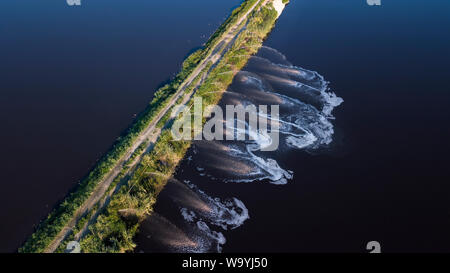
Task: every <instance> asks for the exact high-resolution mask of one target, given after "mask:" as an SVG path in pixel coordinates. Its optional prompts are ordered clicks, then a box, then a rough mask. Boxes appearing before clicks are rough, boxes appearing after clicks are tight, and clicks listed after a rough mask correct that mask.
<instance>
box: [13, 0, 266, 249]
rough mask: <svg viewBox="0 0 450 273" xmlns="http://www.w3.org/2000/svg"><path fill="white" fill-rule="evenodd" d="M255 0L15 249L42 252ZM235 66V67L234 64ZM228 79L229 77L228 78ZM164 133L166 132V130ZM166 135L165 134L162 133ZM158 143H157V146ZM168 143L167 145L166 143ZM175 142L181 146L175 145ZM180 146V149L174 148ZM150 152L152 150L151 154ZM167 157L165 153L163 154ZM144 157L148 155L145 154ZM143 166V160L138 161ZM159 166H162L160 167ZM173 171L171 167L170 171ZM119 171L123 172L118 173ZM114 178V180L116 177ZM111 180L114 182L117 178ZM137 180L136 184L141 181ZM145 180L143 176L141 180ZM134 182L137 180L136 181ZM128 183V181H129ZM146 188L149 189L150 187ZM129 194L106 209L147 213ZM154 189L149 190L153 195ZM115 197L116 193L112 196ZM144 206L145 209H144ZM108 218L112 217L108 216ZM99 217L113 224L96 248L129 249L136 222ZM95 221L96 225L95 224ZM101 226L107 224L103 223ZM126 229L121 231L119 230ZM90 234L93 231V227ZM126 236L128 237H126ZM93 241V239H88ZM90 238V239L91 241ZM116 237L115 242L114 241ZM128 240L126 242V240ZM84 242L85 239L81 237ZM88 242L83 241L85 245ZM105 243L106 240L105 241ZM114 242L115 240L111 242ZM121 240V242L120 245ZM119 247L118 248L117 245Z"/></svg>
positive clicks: (147, 201) (143, 202)
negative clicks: (141, 161)
mask: <svg viewBox="0 0 450 273" xmlns="http://www.w3.org/2000/svg"><path fill="white" fill-rule="evenodd" d="M257 1H258V0H247V1H245V2H243V3H242V5H241V6H240V7H238V8H237V9H236V10H234V11H233V13H232V14H231V16H230V17H229V18H228V19H227V20H226V21H225V22H224V23H223V24H222V25H221V27H220V28H219V29H218V30H217V31H216V33H215V34H214V35H213V36H212V37H211V38H210V39H209V41H208V42H207V43H206V44H205V47H204V48H203V49H200V50H198V51H196V52H194V53H193V54H191V55H190V56H189V57H188V58H186V60H185V61H184V62H183V65H182V69H181V71H180V72H179V73H178V74H177V75H176V76H175V78H174V79H173V80H172V81H171V82H170V83H169V84H166V85H164V86H163V87H161V88H160V89H159V90H157V91H156V92H155V94H154V97H153V100H152V101H151V102H150V104H149V105H148V106H147V107H146V109H145V110H144V111H143V112H142V113H141V114H140V115H139V116H138V117H137V118H136V119H135V121H134V122H133V124H132V125H131V126H130V127H129V128H128V129H127V130H126V131H125V132H124V133H123V135H122V136H120V137H119V138H118V139H117V141H116V142H115V143H114V145H113V146H112V147H111V149H110V150H109V151H108V152H107V153H106V154H105V155H104V156H103V157H102V158H101V159H100V160H99V161H98V162H97V164H96V165H95V166H94V167H93V169H92V170H91V171H90V173H89V174H88V175H87V176H86V177H85V178H84V179H82V181H81V182H80V183H79V185H78V186H77V188H76V190H75V191H73V192H72V193H70V194H69V195H68V196H67V197H66V198H65V200H64V201H63V202H62V203H61V204H60V205H59V206H58V207H57V208H56V209H55V210H54V211H52V212H51V213H50V214H49V215H48V217H47V218H46V219H45V220H44V221H42V222H41V223H40V224H39V226H38V228H37V230H36V231H35V232H34V233H33V234H32V235H31V236H30V238H29V239H28V240H27V241H26V242H25V244H24V245H23V246H22V247H21V248H20V249H19V252H43V251H44V250H45V249H46V248H47V247H48V245H49V244H50V243H51V242H52V241H53V240H54V238H55V236H56V235H57V234H58V233H59V232H61V230H62V228H63V227H64V226H66V225H67V224H68V222H69V221H70V220H71V219H72V218H73V217H74V214H75V212H76V211H77V210H78V209H79V208H80V207H81V206H82V204H83V203H84V202H85V201H86V200H87V199H88V198H89V197H90V196H91V194H92V192H93V191H94V189H95V188H96V187H97V185H98V184H99V183H100V182H101V181H102V180H103V179H104V178H105V176H106V175H107V174H108V173H109V172H110V171H111V170H112V169H113V167H114V166H116V165H117V163H119V162H120V160H122V159H123V157H124V156H125V154H126V153H127V151H129V149H130V148H131V147H132V145H133V143H134V142H135V141H136V139H137V137H138V136H139V135H140V134H141V133H142V132H143V130H144V129H145V128H147V127H148V125H149V124H150V123H151V122H152V120H153V119H154V118H155V117H156V116H157V115H158V114H159V112H160V111H161V110H162V109H163V108H164V107H165V106H166V105H167V104H168V103H169V101H170V100H171V98H172V97H173V95H174V94H175V93H176V91H177V90H178V88H179V87H180V85H181V84H182V83H183V81H184V80H185V79H186V78H187V77H188V76H189V75H190V74H191V73H192V72H193V70H194V69H195V68H196V67H197V65H198V64H199V63H200V62H201V60H203V59H204V58H205V57H206V56H207V55H208V54H209V52H210V51H211V50H212V48H213V47H214V45H215V44H216V43H217V42H218V40H219V39H220V37H221V35H222V34H223V33H224V32H225V31H226V30H227V29H229V27H230V25H232V24H234V23H235V22H236V21H237V20H238V19H239V18H240V16H241V15H242V14H244V13H245V12H247V11H248V10H249V9H250V8H251V7H252V6H253V5H254V4H255V3H256V2H257ZM241 63H245V61H241ZM236 68H238V67H236ZM231 78H232V77H231ZM166 134H167V133H166ZM163 136H164V133H163V135H162V136H161V139H160V141H159V142H161V141H164V138H163ZM166 137H167V136H166ZM158 145H159V146H158ZM161 145H162V144H159V143H158V144H156V146H155V148H156V147H161V148H160V149H162V148H163V147H162V146H161ZM167 145H168V144H167ZM172 145H173V147H172V148H173V150H172V149H171V148H170V147H165V148H164V149H168V150H169V151H170V152H171V153H173V154H178V153H180V156H181V154H182V153H181V151H182V150H185V149H187V146H189V145H187V144H186V145H187V146H186V147H185V148H183V147H184V146H183V145H181V144H180V143H175V144H172ZM179 145H181V146H180V147H179ZM178 149H181V150H178ZM151 154H153V152H152V153H151ZM167 156H169V155H167ZM146 157H147V158H148V156H146ZM159 163H161V164H162V166H163V168H164V171H166V172H167V174H169V173H170V172H169V170H172V167H173V168H174V166H171V165H167V166H166V165H164V164H166V163H165V162H164V161H161V160H159V161H157V162H155V163H154V164H156V165H157V164H159ZM142 166H145V163H143V164H142ZM159 168H162V167H161V166H160V167H159ZM172 171H173V170H172ZM121 174H123V172H122V173H121ZM116 180H117V179H116ZM116 180H115V183H116V184H117V181H116ZM141 180H142V179H139V183H144V182H142V181H141ZM144 180H145V179H144ZM157 180H158V179H156V178H148V179H147V180H145V181H146V182H145V183H144V184H145V185H147V184H148V185H149V186H148V187H150V184H151V185H153V186H152V187H154V188H155V189H156V188H157V187H156V185H159V184H162V182H161V181H157ZM136 183H137V182H136ZM130 185H131V184H130ZM152 187H150V188H152ZM150 188H146V190H147V191H149V192H151V191H150ZM132 192H133V193H134V194H133V196H132V197H126V198H125V197H123V198H125V199H123V200H122V199H120V198H121V196H122V194H121V193H122V189H121V190H120V191H119V192H118V194H117V197H116V198H114V200H118V199H120V200H122V201H123V204H122V203H121V205H119V204H118V202H119V201H114V200H113V201H114V202H111V203H110V205H109V207H108V211H110V209H112V208H118V207H121V206H127V205H126V204H129V205H130V206H131V207H133V206H136V207H139V208H140V210H137V211H136V213H137V214H138V215H140V214H141V213H143V212H146V213H147V212H149V211H150V208H151V203H152V202H153V201H152V200H154V195H152V197H148V196H149V195H146V196H147V197H144V196H141V194H143V192H134V191H132ZM155 193H156V191H154V192H153V194H155ZM115 196H116V195H115ZM144 207H145V209H144ZM111 217H112V216H111ZM115 217H116V218H114V217H112V218H105V217H103V218H99V221H98V222H97V224H99V223H101V222H102V221H106V223H110V222H111V223H115V225H114V228H112V229H111V230H110V231H109V232H107V234H108V237H100V233H99V234H98V236H97V237H96V238H97V240H101V241H102V242H105V243H104V246H105V247H106V246H108V248H99V249H102V250H111V251H112V250H119V249H120V250H127V249H131V247H132V244H131V238H132V235H134V232H135V231H136V230H135V228H137V225H130V224H129V223H128V224H127V223H125V222H124V221H123V219H122V218H120V217H119V218H117V217H118V216H117V215H116V216H115ZM97 224H96V226H97ZM105 226H109V225H106V224H105ZM124 231H126V232H125V233H123V232H124ZM92 234H96V233H95V229H94V230H93V233H92ZM128 236H131V237H130V238H128ZM92 240H93V239H92ZM92 240H91V241H92ZM114 240H116V241H117V242H116V241H114ZM128 240H130V241H128ZM85 241H86V240H85ZM87 242H88V241H86V242H85V244H87ZM108 242H109V243H108ZM115 242H116V243H115ZM122 243H124V244H123V245H122ZM119 246H120V247H119Z"/></svg>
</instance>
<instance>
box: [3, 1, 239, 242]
mask: <svg viewBox="0 0 450 273" xmlns="http://www.w3.org/2000/svg"><path fill="white" fill-rule="evenodd" d="M239 3H240V1H239V0H220V1H217V0H216V1H207V0H192V1H184V0H170V1H153V0H149V1H143V0H131V1H130V0H127V1H125V0H92V1H89V0H85V1H82V6H81V7H69V6H67V5H66V1H65V0H60V1H31V0H25V1H12V0H6V1H1V3H0V90H1V96H0V123H1V125H2V130H1V135H0V141H1V143H3V146H2V147H3V148H2V153H1V154H2V157H1V158H0V166H1V167H0V168H1V169H0V183H1V188H2V190H1V192H0V207H1V208H2V209H1V212H0V219H1V223H2V224H1V225H0V251H14V250H15V249H17V248H18V247H19V246H20V244H21V243H22V242H23V241H24V240H25V239H26V237H27V236H29V235H30V234H31V233H32V231H33V226H34V225H36V224H38V223H39V221H40V220H41V219H42V218H43V217H45V216H46V215H47V214H48V213H49V211H50V210H51V208H52V207H53V206H55V205H56V204H57V203H58V202H59V201H60V200H61V199H62V198H63V197H64V196H65V195H66V194H67V193H68V191H70V190H71V189H73V188H74V187H75V186H76V184H77V183H78V181H79V179H80V178H81V177H82V176H83V175H85V174H86V173H87V171H88V170H89V169H90V168H91V167H92V166H93V165H94V164H95V161H96V160H97V159H98V158H99V157H100V156H101V155H102V154H103V153H104V152H105V151H107V150H108V148H109V147H110V145H111V144H112V143H113V142H114V140H115V139H116V138H117V136H118V135H119V134H120V133H121V132H122V131H123V130H124V129H125V128H126V127H127V126H128V125H129V124H130V123H131V122H132V120H133V116H134V114H136V113H139V112H140V111H141V110H143V109H144V108H145V106H146V104H147V103H148V102H149V101H150V100H151V98H152V95H153V92H154V90H155V89H156V88H157V87H158V86H159V85H160V84H161V83H163V82H164V81H166V80H168V79H169V78H170V77H171V76H172V75H173V74H174V73H176V72H177V71H178V70H179V68H180V64H181V62H182V60H183V58H184V57H186V56H187V55H188V53H189V52H191V51H192V50H193V49H195V48H197V47H199V46H201V45H202V43H204V42H205V41H206V40H207V38H208V37H209V35H211V34H212V33H213V31H214V30H215V29H216V28H217V27H218V26H219V25H220V23H221V22H223V20H224V19H225V17H227V16H228V15H229V13H230V12H231V10H232V9H233V8H234V7H235V6H236V5H238V4H239Z"/></svg>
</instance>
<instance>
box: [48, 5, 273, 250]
mask: <svg viewBox="0 0 450 273" xmlns="http://www.w3.org/2000/svg"><path fill="white" fill-rule="evenodd" d="M268 1H269V0H259V1H257V2H256V3H255V4H254V5H253V6H252V7H251V8H250V9H249V10H248V11H247V12H246V13H245V14H243V15H242V16H241V17H240V18H239V19H238V20H237V21H236V22H235V23H234V24H233V25H232V26H231V27H229V29H228V30H227V31H226V32H225V33H223V34H222V36H221V38H220V39H219V40H218V41H217V43H216V44H215V45H214V46H213V47H212V48H211V50H210V51H209V53H208V55H207V56H206V57H204V59H203V60H202V61H201V62H200V63H199V64H198V65H197V67H196V68H195V69H194V71H193V72H192V73H191V74H190V75H189V76H188V77H187V78H186V79H185V80H184V81H183V83H182V84H181V85H180V87H179V88H178V90H177V91H176V93H175V94H174V95H173V96H172V98H171V99H170V101H169V103H168V104H167V105H166V106H165V107H164V108H163V109H162V110H161V111H160V112H159V113H158V115H157V116H156V117H155V118H154V119H153V120H152V121H151V122H150V124H149V125H148V126H147V128H146V129H145V130H144V131H143V132H142V133H141V134H140V135H139V137H138V138H137V139H136V140H135V142H134V143H133V145H132V146H131V147H130V148H129V149H128V150H127V151H126V153H125V154H124V155H123V156H122V157H121V159H120V160H119V161H118V162H117V163H116V165H115V166H114V167H113V168H112V169H111V170H110V171H109V173H108V174H107V175H106V176H105V178H104V179H103V180H102V181H101V182H100V183H99V184H98V185H97V186H96V188H95V190H94V191H93V193H92V194H91V195H90V196H89V198H88V199H87V200H86V201H85V202H84V203H83V204H82V205H81V206H80V207H79V208H78V209H77V210H76V212H75V213H74V215H73V217H72V219H71V220H70V221H69V222H68V224H66V225H65V226H64V228H62V230H61V231H60V232H59V233H58V234H57V235H56V237H55V238H54V239H53V241H52V242H51V243H50V244H49V245H48V246H47V248H46V249H45V251H44V252H47V253H50V252H54V251H55V250H56V249H57V248H58V246H59V245H60V244H61V242H62V241H63V240H64V239H65V238H66V237H67V236H68V235H69V234H70V233H71V232H72V230H73V229H74V227H75V225H76V224H77V222H78V221H79V220H80V219H81V218H82V217H83V216H84V215H86V214H87V213H89V212H90V211H91V210H92V209H93V208H94V207H95V205H96V204H97V203H98V202H99V201H101V199H102V198H103V197H104V196H105V193H106V192H107V191H108V189H109V187H110V185H111V183H112V182H113V181H114V179H115V178H116V177H117V176H118V175H119V174H120V172H121V171H122V169H123V165H124V164H125V163H126V162H127V160H128V159H129V158H130V157H131V156H132V154H133V153H134V152H135V151H136V149H137V148H138V147H139V146H140V145H141V144H142V143H145V142H147V143H148V147H151V146H152V145H153V143H154V142H155V141H156V140H157V139H158V137H159V134H160V129H159V128H157V124H158V123H159V121H160V120H161V119H162V118H163V117H164V116H165V115H166V114H167V113H168V112H169V110H170V109H171V108H172V106H174V105H175V104H176V102H177V101H178V99H180V98H181V97H183V96H185V99H184V101H183V103H186V102H187V101H188V99H186V98H189V97H190V96H191V95H192V94H191V93H190V94H186V93H185V91H186V88H187V87H188V86H190V85H192V84H193V82H194V80H195V79H196V78H197V76H199V75H200V74H201V73H202V71H203V70H204V69H205V68H206V67H207V66H208V64H210V63H212V64H216V63H217V62H218V61H219V60H220V59H221V57H222V56H223V54H225V52H226V50H225V49H226V48H227V47H228V46H229V45H230V43H232V41H233V39H234V38H235V37H236V35H238V33H239V32H240V30H241V28H242V27H243V24H242V23H243V22H244V21H245V20H246V19H247V17H248V15H249V14H250V13H251V12H253V10H254V9H255V8H256V7H257V6H258V5H259V4H260V3H261V2H262V5H265V4H266V3H267V2H268ZM194 84H195V86H194V88H193V90H195V88H197V87H198V86H199V85H200V84H201V82H200V81H199V82H197V83H194ZM148 147H147V148H148ZM145 150H147V149H145ZM140 158H141V156H139V157H138V158H137V160H134V161H133V162H132V163H131V165H130V167H131V168H130V169H129V170H128V172H131V171H132V170H134V167H136V166H137V165H138V164H139V162H140Z"/></svg>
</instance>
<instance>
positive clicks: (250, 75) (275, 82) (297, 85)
mask: <svg viewBox="0 0 450 273" xmlns="http://www.w3.org/2000/svg"><path fill="white" fill-rule="evenodd" d="M230 90H231V91H229V92H227V93H225V94H224V96H223V99H222V103H223V104H230V103H231V104H236V101H238V103H239V104H242V105H249V104H254V105H256V106H258V105H261V104H268V103H269V104H278V105H280V116H279V118H278V119H272V118H271V117H270V115H267V116H266V118H267V120H269V121H270V122H271V123H272V122H277V123H278V125H279V134H280V148H279V151H284V150H285V149H286V148H291V149H292V148H294V149H299V150H304V151H306V152H311V151H313V150H317V149H319V148H321V147H326V146H327V145H329V144H330V143H331V142H332V141H333V135H334V126H333V124H332V123H331V121H332V120H333V119H334V116H333V115H332V112H333V110H334V108H336V107H337V106H339V105H340V104H342V102H343V99H342V98H340V97H338V96H337V95H336V94H335V93H333V92H331V91H330V88H329V82H327V81H326V80H325V79H324V77H323V76H322V75H320V74H319V73H317V72H316V71H312V70H308V69H305V68H301V67H298V66H294V65H292V64H291V63H289V61H288V60H287V58H286V56H284V55H283V54H281V53H280V52H279V51H277V50H276V49H273V48H270V47H266V46H264V47H262V48H261V50H260V52H259V53H258V55H257V56H254V57H252V58H251V59H250V61H249V63H248V64H247V67H246V70H245V71H241V72H239V73H238V74H237V75H236V78H235V80H234V82H233V85H232V86H231V87H230ZM271 101H273V102H272V103H271ZM259 115H261V113H259ZM248 127H249V126H248V124H246V126H245V128H246V129H247V128H248ZM228 129H229V128H228ZM235 130H236V131H237V133H241V134H242V133H243V134H246V136H247V137H246V139H251V140H248V141H244V142H242V141H241V142H226V141H222V142H221V143H222V145H225V146H227V147H228V149H227V150H226V152H224V151H215V152H214V154H217V153H219V154H220V156H217V158H219V160H220V159H222V158H223V160H224V161H226V162H229V161H230V158H231V160H234V161H235V162H239V164H240V165H246V166H248V168H247V169H249V170H248V172H247V173H246V174H242V173H238V172H237V171H232V170H231V171H229V173H228V175H227V174H224V175H222V177H215V176H214V175H212V173H217V172H216V171H215V170H216V168H215V167H219V166H220V165H221V164H220V162H216V163H214V161H215V160H214V158H212V157H210V158H209V159H210V160H208V161H207V162H205V163H204V164H202V162H201V161H199V162H200V163H199V164H200V165H202V166H201V174H202V175H207V176H208V177H211V178H216V179H217V178H219V179H220V180H222V181H225V182H253V181H269V182H270V183H273V184H286V183H287V182H288V181H289V180H290V179H292V177H293V173H292V172H291V171H289V170H285V169H284V168H282V167H281V166H280V165H279V164H278V162H277V161H276V160H275V159H274V158H273V157H272V153H265V152H261V151H260V150H261V148H263V147H268V146H269V145H270V144H271V143H272V139H271V138H270V135H268V134H261V133H260V132H258V131H251V130H250V131H249V130H246V131H244V132H242V130H240V129H239V128H236V129H235ZM228 133H229V134H230V132H228ZM250 137H251V138H250ZM206 145H208V144H206ZM200 146H201V145H200ZM200 150H202V148H200ZM202 154H203V153H202ZM233 158H234V159H233ZM222 163H223V162H222ZM211 168H212V169H211ZM221 169H223V168H221Z"/></svg>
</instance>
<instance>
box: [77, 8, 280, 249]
mask: <svg viewBox="0 0 450 273" xmlns="http://www.w3.org/2000/svg"><path fill="white" fill-rule="evenodd" d="M276 18H277V12H276V11H275V10H274V9H273V7H271V6H270V5H269V6H268V7H262V8H261V9H260V10H257V11H254V12H253V13H252V15H251V18H250V19H249V23H248V25H247V28H246V29H245V30H244V31H242V32H241V34H240V35H239V36H238V38H237V39H236V41H235V43H234V45H233V46H232V48H231V49H230V50H229V51H228V52H227V53H226V54H225V55H224V57H223V59H222V60H221V61H220V63H219V64H218V65H217V66H216V67H215V68H214V69H212V71H211V72H210V74H209V76H208V78H207V79H206V80H205V82H204V83H203V84H202V85H201V86H200V87H199V89H198V90H197V92H196V94H195V95H196V96H201V97H202V98H203V103H204V106H207V105H213V104H217V103H218V102H219V100H220V99H221V97H222V93H221V92H214V91H220V90H226V89H227V87H228V86H229V85H230V84H231V82H232V80H233V77H234V75H235V74H236V73H237V71H239V70H240V69H242V68H243V66H244V65H245V64H246V63H247V61H248V59H249V58H250V56H251V55H252V54H255V53H256V52H257V51H258V49H259V47H260V46H261V45H262V41H263V39H264V38H265V37H266V35H267V34H268V33H269V32H270V30H271V28H272V27H273V25H274V24H275V21H276ZM229 71H232V73H223V72H229ZM192 103H193V100H190V102H189V103H188V104H189V105H191V104H192ZM204 121H205V120H204ZM189 147H190V142H188V141H174V140H172V135H171V133H170V129H164V130H163V132H162V134H161V136H160V138H159V139H158V141H157V142H156V144H155V146H154V148H153V149H152V151H151V152H149V153H148V154H145V155H144V156H143V159H142V161H141V163H140V165H139V166H138V168H137V170H136V172H135V173H134V175H133V177H132V178H131V179H130V181H129V183H128V184H126V185H124V186H122V187H121V188H120V190H119V191H118V192H117V193H116V194H115V195H114V196H113V197H112V200H111V203H110V204H109V206H108V207H107V208H106V210H105V211H104V212H103V213H102V214H101V215H100V216H99V217H98V218H97V222H96V223H95V224H93V225H91V226H90V233H89V234H88V235H87V236H86V237H84V238H83V239H82V240H81V242H80V243H81V249H82V251H83V252H126V251H131V250H132V249H133V248H134V247H135V244H134V242H133V238H134V236H135V234H136V232H137V230H138V227H139V223H140V221H142V219H144V218H145V217H146V216H147V215H148V214H150V213H151V212H152V205H153V204H154V202H155V200H156V197H157V195H158V193H159V192H160V190H161V189H162V187H163V186H164V185H165V184H166V182H167V180H168V179H169V178H170V177H171V176H172V175H173V173H174V172H175V170H176V167H177V165H178V163H179V162H180V161H181V159H182V158H183V157H184V155H185V153H186V152H187V150H188V148H189Z"/></svg>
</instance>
